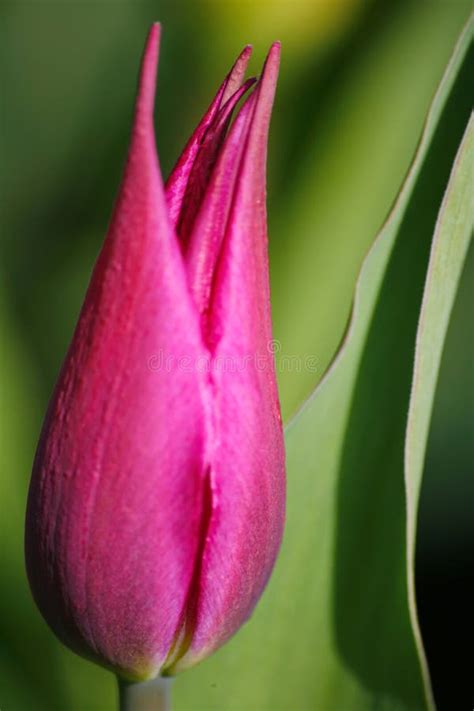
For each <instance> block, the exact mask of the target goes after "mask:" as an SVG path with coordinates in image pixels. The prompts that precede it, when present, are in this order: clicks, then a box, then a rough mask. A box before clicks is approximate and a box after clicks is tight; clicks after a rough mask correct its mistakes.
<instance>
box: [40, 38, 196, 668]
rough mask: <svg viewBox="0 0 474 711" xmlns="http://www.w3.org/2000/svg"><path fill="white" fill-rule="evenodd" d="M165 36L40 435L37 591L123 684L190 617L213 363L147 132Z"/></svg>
mask: <svg viewBox="0 0 474 711" xmlns="http://www.w3.org/2000/svg"><path fill="white" fill-rule="evenodd" d="M158 45H159V27H158V26H156V25H155V26H153V28H152V30H151V32H150V35H149V39H148V43H147V47H146V51H145V55H144V59H143V64H142V73H141V79H140V86H139V92H138V97H137V103H136V113H135V119H134V125H133V132H132V138H131V145H130V150H129V154H128V160H127V164H126V167H125V173H124V177H123V181H122V185H121V188H120V192H119V196H118V199H117V202H116V206H115V210H114V214H113V217H112V221H111V225H110V228H109V231H108V234H107V237H106V240H105V243H104V247H103V249H102V251H101V254H100V256H99V259H98V261H97V264H96V267H95V270H94V273H93V276H92V279H91V283H90V286H89V289H88V292H87V295H86V299H85V303H84V306H83V308H82V311H81V314H80V318H79V322H78V325H77V328H76V331H75V333H74V337H73V340H72V344H71V346H70V349H69V352H68V355H67V358H66V361H65V363H64V366H63V369H62V371H61V374H60V377H59V381H58V383H57V386H56V390H55V393H54V395H53V399H52V401H51V404H50V408H49V412H48V416H47V419H46V422H45V425H44V428H43V432H42V435H41V440H40V445H39V448H38V452H37V456H36V460H35V465H34V472H33V477H32V482H31V487H30V494H29V504H28V513H27V531H26V559H27V568H28V574H29V578H30V583H31V587H32V590H33V593H34V596H35V599H36V601H37V604H38V606H39V607H40V609H41V611H42V613H43V615H44V617H45V618H46V620H47V621H48V622H49V624H50V625H51V627H52V628H53V629H54V630H55V631H56V633H57V634H58V636H59V637H60V638H61V639H63V641H65V642H66V643H67V644H68V645H69V646H70V647H72V648H73V649H76V650H77V651H79V652H80V653H82V654H84V655H86V656H88V657H91V658H93V659H97V660H99V661H100V662H101V663H103V664H106V665H108V666H111V667H112V668H114V669H116V670H118V671H120V672H121V673H122V674H124V675H126V676H130V677H150V676H153V675H155V674H156V673H157V672H158V670H159V669H160V668H161V666H162V664H163V661H164V659H165V658H166V656H167V654H168V651H169V649H170V646H171V644H172V642H173V639H174V637H175V635H176V634H177V631H178V628H179V626H180V624H181V621H182V616H183V614H184V607H185V605H186V600H187V596H188V591H189V587H190V584H191V579H192V575H193V570H194V566H195V558H196V552H197V546H198V541H199V531H200V522H201V516H202V492H203V489H204V487H203V476H204V456H205V452H204V450H205V440H206V430H207V424H206V422H207V416H206V412H205V408H204V404H203V403H204V401H205V399H206V397H207V394H206V391H205V384H204V382H203V377H202V376H201V375H200V373H199V370H197V369H196V368H189V367H187V368H186V367H184V365H183V364H184V363H185V362H186V363H188V362H189V359H190V358H199V357H200V356H202V357H205V352H204V350H203V347H202V342H201V337H200V332H199V325H198V318H197V314H196V311H195V307H194V304H193V301H192V298H191V295H190V293H189V289H188V287H187V283H186V274H185V268H184V265H183V261H182V257H181V253H180V249H179V245H178V243H177V241H176V237H175V235H174V232H173V230H172V227H171V225H170V222H169V218H168V215H167V209H166V205H165V196H164V190H163V185H162V180H161V176H160V170H159V166H158V161H157V156H156V150H155V141H154V133H153V118H152V113H153V102H154V85H155V74H156V66H157V58H158Z"/></svg>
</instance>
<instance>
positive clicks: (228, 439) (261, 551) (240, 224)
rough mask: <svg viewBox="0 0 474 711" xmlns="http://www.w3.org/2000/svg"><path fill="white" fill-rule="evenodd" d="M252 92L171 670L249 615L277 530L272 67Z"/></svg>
mask: <svg viewBox="0 0 474 711" xmlns="http://www.w3.org/2000/svg"><path fill="white" fill-rule="evenodd" d="M279 54H280V52H279V45H278V44H276V45H274V46H273V47H272V49H271V50H270V53H269V56H268V59H267V62H266V65H265V68H264V71H263V75H262V78H261V80H260V82H259V84H258V86H257V89H256V92H257V98H256V102H255V107H254V112H253V116H252V118H251V125H250V129H249V135H248V138H247V141H246V145H245V149H244V154H243V157H242V162H241V166H240V169H239V174H238V177H237V181H236V192H235V196H234V199H233V205H232V210H231V214H230V217H229V222H228V228H227V232H226V235H225V238H224V244H223V247H222V254H221V256H220V259H219V264H218V268H217V274H216V276H215V286H214V295H213V300H212V304H211V316H210V318H211V331H212V334H213V339H214V360H213V373H212V379H213V388H214V393H215V422H214V428H215V430H214V443H215V447H214V450H213V453H212V468H211V489H212V510H211V512H210V518H209V524H208V529H207V535H206V541H205V546H204V553H203V557H202V564H201V571H200V581H199V589H198V593H197V595H198V597H197V602H196V605H197V609H196V613H195V615H196V619H195V623H194V631H193V636H192V640H191V642H190V646H189V648H188V650H187V652H186V653H185V654H184V656H182V658H181V659H178V660H177V662H176V663H175V665H174V667H173V670H181V669H183V668H186V667H187V666H190V665H192V664H194V663H195V662H196V661H198V660H199V659H201V658H203V657H205V656H207V655H208V654H209V653H210V652H211V651H212V650H213V649H215V648H216V647H218V646H220V645H221V644H222V643H223V642H224V641H225V640H226V639H227V638H228V637H230V636H231V635H232V634H233V633H234V632H235V631H236V630H237V629H238V628H239V627H240V625H241V624H242V623H243V622H244V621H245V620H246V619H247V617H248V616H249V615H250V614H251V612H252V610H253V607H254V605H255V604H256V602H257V600H258V598H259V596H260V595H261V593H262V590H263V588H264V586H265V584H266V582H267V581H268V578H269V575H270V572H271V570H272V567H273V564H274V562H275V558H276V555H277V552H278V548H279V545H280V541H281V536H282V531H283V524H284V500H285V483H284V444H283V434H282V427H281V419H280V410H279V403H278V395H277V389H276V381H275V372H274V363H273V354H272V352H273V349H272V341H271V323H270V300H269V283H268V258H267V234H266V210H265V163H266V144H267V134H268V126H269V121H270V113H271V107H272V102H273V96H274V91H275V84H276V79H277V74H278V65H279Z"/></svg>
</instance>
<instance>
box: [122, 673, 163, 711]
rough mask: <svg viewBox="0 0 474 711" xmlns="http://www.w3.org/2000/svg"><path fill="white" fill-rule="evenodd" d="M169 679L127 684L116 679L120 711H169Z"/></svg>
mask: <svg viewBox="0 0 474 711" xmlns="http://www.w3.org/2000/svg"><path fill="white" fill-rule="evenodd" d="M171 681H172V679H171V678H164V677H161V676H160V677H158V678H157V679H152V680H151V681H140V682H128V681H124V680H123V679H120V678H119V679H118V687H119V710H120V711H170V709H171V696H170V687H171Z"/></svg>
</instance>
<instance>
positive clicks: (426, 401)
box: [405, 114, 474, 689]
mask: <svg viewBox="0 0 474 711" xmlns="http://www.w3.org/2000/svg"><path fill="white" fill-rule="evenodd" d="M473 186H474V117H473V115H472V114H471V118H470V120H469V123H468V125H467V128H466V132H465V134H464V138H463V140H462V142H461V145H460V147H459V151H458V154H457V156H456V160H455V162H454V166H453V170H452V172H451V177H450V180H449V183H448V187H447V190H446V193H445V196H444V199H443V203H442V205H441V209H440V213H439V215H438V220H437V223H436V228H435V233H434V237H433V243H432V246H431V255H430V262H429V266H428V274H427V278H426V284H425V291H424V294H423V303H422V307H421V314H420V320H419V323H418V333H417V337H416V351H415V366H414V372H413V383H412V391H411V398H410V405H409V412H408V424H407V431H406V439H405V481H406V498H407V548H408V551H407V577H408V591H409V607H410V615H411V621H412V625H413V630H414V633H415V637H416V640H417V643H418V647H419V650H420V659H421V663H422V670H423V676H424V680H425V685H426V687H427V689H429V675H428V669H427V666H426V661H425V659H424V655H423V645H422V640H421V633H420V630H419V626H418V620H417V614H416V597H415V543H416V519H417V510H418V500H419V495H420V488H421V479H422V474H423V463H424V457H425V450H426V442H427V439H428V431H429V424H430V416H431V411H432V409H433V401H434V395H435V387H436V381H437V376H438V372H439V367H440V363H441V356H442V350H443V344H444V340H445V336H446V331H447V329H448V324H449V317H450V314H451V310H452V307H453V303H454V298H455V295H456V290H457V286H458V283H459V280H460V278H461V273H462V267H463V264H464V261H465V258H466V255H467V251H468V247H469V242H470V238H471V235H472V229H473V219H474V211H473V203H472V189H473Z"/></svg>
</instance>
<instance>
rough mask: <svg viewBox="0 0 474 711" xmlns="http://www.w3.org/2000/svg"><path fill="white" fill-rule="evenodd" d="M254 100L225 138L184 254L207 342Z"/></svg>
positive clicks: (243, 110) (250, 101)
mask: <svg viewBox="0 0 474 711" xmlns="http://www.w3.org/2000/svg"><path fill="white" fill-rule="evenodd" d="M255 98H256V94H251V95H250V96H249V97H248V99H247V101H246V102H245V104H244V106H243V107H242V109H241V110H240V112H239V115H238V116H237V118H236V120H235V122H234V124H233V126H232V129H231V131H230V133H229V136H228V137H227V140H226V142H225V145H224V146H223V149H222V151H221V153H220V155H219V159H218V161H217V163H216V165H215V168H214V171H213V173H212V176H211V178H210V180H209V183H208V185H207V189H206V193H205V196H204V199H203V201H202V204H201V207H200V210H199V212H198V214H197V216H196V219H195V221H194V224H193V230H192V233H191V236H190V240H189V246H188V249H187V251H186V254H185V261H186V264H187V269H188V282H189V286H190V288H191V291H192V293H193V296H194V301H195V303H196V306H197V309H198V311H199V313H200V314H201V316H202V321H201V327H202V330H203V334H204V335H205V336H207V341H208V342H209V343H210V342H211V340H212V339H211V337H210V334H209V333H208V323H207V321H208V319H207V316H208V310H209V302H210V299H211V290H212V284H213V279H214V272H215V267H216V264H217V259H218V256H219V252H220V248H221V245H222V240H223V238H224V233H225V230H226V227H227V221H228V218H229V212H230V208H231V205H232V199H233V197H234V192H235V184H236V179H237V175H238V173H239V167H240V160H241V157H242V153H243V150H244V147H245V141H246V137H247V133H248V128H249V119H250V118H251V116H252V112H253V109H254V104H255Z"/></svg>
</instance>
